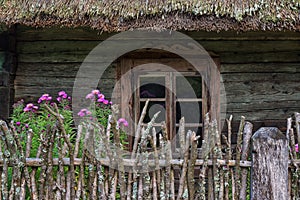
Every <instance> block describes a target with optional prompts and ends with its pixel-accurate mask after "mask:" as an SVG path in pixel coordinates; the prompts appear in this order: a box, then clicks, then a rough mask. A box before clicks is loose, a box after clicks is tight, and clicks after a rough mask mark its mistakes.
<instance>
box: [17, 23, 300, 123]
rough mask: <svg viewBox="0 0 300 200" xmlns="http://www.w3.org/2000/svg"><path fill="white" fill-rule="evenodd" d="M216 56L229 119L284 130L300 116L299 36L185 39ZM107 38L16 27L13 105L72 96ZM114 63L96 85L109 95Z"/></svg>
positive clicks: (78, 31) (205, 34)
mask: <svg viewBox="0 0 300 200" xmlns="http://www.w3.org/2000/svg"><path fill="white" fill-rule="evenodd" d="M187 34H188V35H189V36H191V37H193V38H194V39H195V40H197V41H199V43H200V44H201V45H202V46H203V47H204V48H205V49H206V50H207V51H210V52H213V53H214V54H216V55H218V56H219V59H220V62H221V74H222V78H223V82H224V85H225V90H226V95H227V113H228V114H233V115H234V119H235V121H237V120H238V119H239V117H240V116H241V115H244V116H245V117H246V119H247V120H250V121H252V122H254V123H255V126H256V127H259V126H278V127H280V128H282V127H284V125H285V119H286V118H287V117H288V116H290V115H292V114H293V112H295V111H300V35H299V33H292V32H280V33H255V32H248V33H241V34H236V33H233V32H223V33H208V32H190V33H187ZM108 36H109V34H107V33H103V34H99V33H97V31H92V30H88V29H83V28H77V29H67V28H51V29H32V28H27V27H18V28H17V31H16V38H17V45H16V46H17V72H16V77H15V82H14V88H15V100H17V99H21V98H23V99H25V100H27V101H32V100H36V99H37V98H38V97H39V96H40V95H41V94H43V93H45V92H47V93H51V94H52V95H54V94H55V93H57V92H58V91H59V90H62V89H63V90H66V91H67V92H69V93H71V92H72V86H73V82H74V78H75V76H76V72H77V70H78V68H79V67H80V65H81V62H82V61H83V60H84V58H85V56H86V55H87V54H88V53H89V52H90V50H91V49H93V48H94V47H95V46H96V45H98V44H99V43H100V42H101V41H103V40H105V39H106V38H107V37H108ZM117 64H118V61H116V62H115V63H113V64H112V66H111V67H110V68H109V69H108V70H107V71H106V72H105V75H104V76H103V77H104V78H103V79H102V80H101V81H100V83H99V88H100V89H101V90H102V92H104V93H106V94H109V93H111V91H112V89H113V87H114V84H115V81H116V76H117V73H116V66H117Z"/></svg>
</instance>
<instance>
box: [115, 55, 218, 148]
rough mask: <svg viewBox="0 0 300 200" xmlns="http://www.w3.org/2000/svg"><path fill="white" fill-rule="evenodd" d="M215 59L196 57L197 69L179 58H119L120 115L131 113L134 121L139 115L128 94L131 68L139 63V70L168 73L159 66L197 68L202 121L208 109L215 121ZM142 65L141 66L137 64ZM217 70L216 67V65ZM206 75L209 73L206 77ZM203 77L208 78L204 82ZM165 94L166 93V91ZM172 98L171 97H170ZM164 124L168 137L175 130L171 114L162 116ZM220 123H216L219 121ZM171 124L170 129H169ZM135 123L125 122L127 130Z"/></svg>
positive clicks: (187, 70) (182, 69)
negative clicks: (200, 92) (199, 78)
mask: <svg viewBox="0 0 300 200" xmlns="http://www.w3.org/2000/svg"><path fill="white" fill-rule="evenodd" d="M214 62H215V63H211V61H210V60H206V59H203V60H201V62H199V59H197V64H198V66H197V70H195V68H194V67H193V66H192V65H191V64H190V63H188V62H187V61H185V60H184V59H182V58H159V59H155V58H154V59H139V58H123V59H121V62H120V75H121V76H122V78H121V81H120V89H121V91H120V92H121V95H120V97H121V115H122V116H123V117H126V116H127V117H128V116H134V121H135V122H136V121H137V120H138V118H139V113H138V112H139V110H140V109H139V108H137V107H136V105H137V101H139V99H138V97H137V96H135V97H134V100H133V98H132V94H135V92H133V88H134V87H133V86H134V84H136V83H137V77H136V74H135V73H133V71H134V70H132V69H133V68H135V67H137V66H139V73H141V74H143V73H151V72H153V73H170V71H168V70H167V68H166V69H164V67H162V66H169V67H172V68H173V69H174V70H176V71H178V72H179V73H191V72H192V73H195V72H199V73H200V75H201V77H202V80H203V81H202V121H203V119H204V116H205V114H206V113H208V112H209V113H210V117H211V118H213V119H217V121H218V123H219V122H220V117H219V116H220V76H219V74H218V73H216V70H215V69H213V68H214V67H212V65H215V64H216V65H217V66H218V67H219V66H220V65H219V62H218V59H214ZM143 65H145V67H141V66H143ZM218 70H219V68H218ZM208 77H210V78H209V79H208ZM174 80H175V79H173V80H169V81H170V82H173V81H174ZM204 80H209V81H206V82H205V83H204ZM166 98H167V95H166ZM171 98H172V97H171ZM166 102H171V103H174V102H175V101H174V99H166ZM169 108H173V109H175V106H172V105H170V106H167V107H166V109H169ZM166 112H167V113H171V112H174V113H175V111H174V110H173V111H168V110H166ZM166 121H167V122H166V123H167V128H169V130H170V131H169V134H170V135H168V137H169V138H172V137H173V136H174V135H175V134H176V133H175V131H176V127H175V126H174V123H175V118H174V117H173V119H171V118H170V119H169V120H166ZM219 124H220V123H219ZM170 128H171V129H170ZM135 129H136V127H135V126H134V124H133V123H131V124H130V125H129V127H128V128H127V131H128V132H131V133H134V131H135ZM172 129H173V130H172ZM131 146H132V138H129V147H131Z"/></svg>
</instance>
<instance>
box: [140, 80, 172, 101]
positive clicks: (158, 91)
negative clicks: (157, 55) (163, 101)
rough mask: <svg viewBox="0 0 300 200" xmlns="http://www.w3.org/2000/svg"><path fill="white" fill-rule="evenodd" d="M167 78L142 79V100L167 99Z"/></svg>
mask: <svg viewBox="0 0 300 200" xmlns="http://www.w3.org/2000/svg"><path fill="white" fill-rule="evenodd" d="M165 96H166V89H165V77H162V76H160V77H140V97H141V98H165Z"/></svg>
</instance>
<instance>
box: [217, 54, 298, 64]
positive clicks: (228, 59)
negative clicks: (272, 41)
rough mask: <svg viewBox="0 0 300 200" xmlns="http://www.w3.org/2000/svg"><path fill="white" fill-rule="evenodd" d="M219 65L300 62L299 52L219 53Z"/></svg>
mask: <svg viewBox="0 0 300 200" xmlns="http://www.w3.org/2000/svg"><path fill="white" fill-rule="evenodd" d="M219 56H220V60H221V63H268V62H278V63H284V62H300V51H285V52H263V53H245V52H236V53H232V52H227V53H220V54H219Z"/></svg>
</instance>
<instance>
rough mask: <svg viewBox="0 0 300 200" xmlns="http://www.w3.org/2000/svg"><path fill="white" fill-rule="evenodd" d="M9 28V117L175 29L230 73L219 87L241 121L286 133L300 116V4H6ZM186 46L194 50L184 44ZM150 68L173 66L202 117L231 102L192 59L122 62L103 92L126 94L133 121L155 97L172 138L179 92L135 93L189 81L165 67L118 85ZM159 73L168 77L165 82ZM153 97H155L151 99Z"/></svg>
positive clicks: (0, 110)
mask: <svg viewBox="0 0 300 200" xmlns="http://www.w3.org/2000/svg"><path fill="white" fill-rule="evenodd" d="M0 22H1V36H0V48H1V52H0V56H1V66H0V96H1V98H0V115H1V117H2V118H7V117H8V116H9V112H10V108H11V105H12V103H13V102H14V101H16V100H19V99H24V100H25V101H27V102H29V101H36V100H37V98H38V97H39V96H41V95H42V94H43V93H50V94H51V95H55V94H56V93H57V92H58V91H60V90H65V91H66V92H68V93H69V94H71V93H72V89H73V85H74V81H75V77H76V75H77V72H78V70H79V68H80V66H81V64H82V62H83V61H84V59H85V58H86V56H87V55H88V54H89V53H90V51H91V50H92V49H93V48H94V47H96V46H97V45H99V44H100V43H101V42H103V41H105V40H107V39H108V38H110V37H111V36H114V35H116V34H117V33H122V32H124V31H128V30H129V31H132V30H153V31H158V32H161V31H164V30H169V32H170V33H169V34H170V35H172V34H173V33H172V31H174V32H175V31H179V32H180V33H183V34H185V35H187V36H188V37H191V38H192V39H193V40H195V41H197V42H198V43H199V44H200V45H202V46H203V48H204V49H205V50H206V51H207V52H208V53H209V55H210V56H211V57H212V58H213V60H214V61H215V64H216V66H217V67H218V69H219V70H220V75H221V77H222V80H221V79H220V78H219V77H217V78H216V79H214V81H213V82H214V84H215V86H216V87H218V86H219V85H221V84H222V85H224V89H225V92H226V107H227V110H226V113H228V114H232V115H233V119H234V122H237V121H238V120H239V119H240V116H242V115H243V116H245V117H246V119H247V120H249V121H251V122H252V123H254V126H255V129H257V128H259V127H261V126H277V127H279V128H281V129H284V128H283V127H285V124H286V118H287V117H289V116H291V115H292V114H293V113H294V112H296V111H299V110H300V34H299V31H300V23H299V22H300V2H299V1H298V0H284V1H271V0H251V1H250V0H249V1H245V0H240V1H238V0H235V1H233V0H225V1H212V0H203V1H194V0H177V1H173V0H172V1H171V0H170V1H165V0H164V1H162V0H155V1H154V0H144V1H142V0H141V1H137V0H133V1H118V0H110V1H106V0H104V1H97V0H83V1H66V0H58V1H50V0H36V1H32V0H22V1H19V0H18V1H16V0H3V1H1V7H0ZM170 30H171V31H170ZM133 39H134V38H133ZM180 45H181V47H180V48H189V46H188V45H187V46H185V44H184V43H181V44H180ZM148 62H149V63H158V64H159V63H161V64H164V65H168V66H169V67H171V68H173V69H176V70H177V71H178V72H180V73H183V74H186V75H185V77H186V78H187V80H188V81H189V83H191V85H192V87H193V89H194V91H195V93H196V98H194V99H193V98H190V99H189V97H188V96H185V97H183V98H186V100H185V102H186V103H187V104H188V103H196V104H197V105H200V111H199V112H198V111H197V112H198V113H201V114H200V115H202V114H204V113H205V112H209V111H211V109H212V106H211V105H210V104H211V102H215V103H217V104H218V105H220V104H221V103H220V102H219V101H220V95H222V94H220V90H218V89H217V90H216V91H214V95H209V94H208V92H206V90H207V89H208V90H210V88H209V87H210V86H206V85H205V84H203V80H202V78H203V77H201V74H199V73H197V71H195V69H193V67H191V66H190V64H188V63H187V62H186V60H184V59H183V58H182V57H180V56H178V55H175V54H174V53H171V52H168V51H161V50H157V49H151V48H145V49H139V50H136V51H132V52H128V53H126V54H124V55H122V56H120V57H118V58H117V59H115V60H114V61H113V62H112V64H111V65H110V66H109V67H108V68H107V69H106V70H105V72H104V74H103V76H102V77H101V80H100V81H99V85H98V86H99V89H100V90H101V91H102V92H103V93H104V94H105V95H106V96H108V97H110V95H111V94H112V93H113V91H117V92H115V93H116V94H117V97H118V98H117V99H116V100H115V102H117V103H119V104H120V105H121V109H122V110H123V111H122V112H123V114H126V115H128V114H130V115H131V117H132V118H137V116H138V115H139V114H140V113H139V112H140V110H141V109H140V108H141V107H142V106H143V104H144V100H145V99H147V98H152V105H156V104H159V105H162V106H163V107H164V109H165V117H166V118H164V120H166V122H167V124H168V126H169V128H170V130H175V129H176V124H178V118H179V116H180V115H181V114H180V113H179V111H178V109H177V110H176V104H177V103H178V101H179V100H178V99H176V98H174V94H172V95H173V97H172V96H171V95H170V93H169V92H167V90H165V89H164V88H163V89H162V88H161V85H160V88H159V87H155V85H154V86H153V85H152V86H151V85H150V86H149V87H150V88H148V90H146V89H145V88H144V91H142V90H143V89H142V87H141V88H140V90H137V91H139V92H136V93H135V92H134V91H132V88H136V87H138V85H139V84H142V82H143V81H144V83H145V84H146V83H147V81H148V82H149V81H150V82H151V81H154V80H155V81H157V82H159V83H161V84H162V85H164V84H166V85H170V84H172V83H176V81H180V80H179V78H178V80H177V79H176V76H174V75H173V74H172V73H171V72H167V71H164V70H160V69H159V68H160V65H158V64H157V65H156V66H155V65H151V66H150V67H149V66H148V68H147V66H146V67H145V68H144V69H143V70H144V72H145V73H146V74H148V76H141V77H139V78H138V79H136V78H134V77H133V76H132V77H130V78H129V79H128V80H129V81H128V82H125V83H124V82H123V83H122V84H121V85H120V83H118V80H120V77H122V76H123V75H124V74H125V73H126V72H127V71H128V70H130V69H133V68H134V67H135V66H137V65H141V64H145V63H148ZM206 69H209V66H206ZM158 71H163V72H161V74H163V75H161V74H160V75H157V72H158ZM149 74H150V75H149ZM151 74H152V75H151ZM143 79H144V80H143ZM87 81H88V80H87ZM117 83H118V84H117ZM146 85H147V84H146ZM178 85H179V84H178ZM125 86H126V87H125ZM174 87H175V86H174ZM205 87H208V88H205ZM124 88H125V89H124ZM126 88H127V89H126ZM128 88H131V89H130V91H131V92H132V96H131V97H130V98H128V97H127V98H125V97H123V96H122V95H124V93H126V92H128V91H127V90H128ZM153 88H154V89H153ZM149 90H150V91H151V90H153V91H152V92H153V93H154V94H151V95H152V96H151V95H148V96H147V94H145V96H143V94H144V93H143V92H149ZM184 90H185V88H184V86H182V88H177V91H178V93H180V92H183V95H184ZM223 92H224V91H223ZM175 93H176V92H175ZM176 95H178V96H180V94H175V96H176ZM178 98H180V97H178ZM183 101H184V100H183ZM199 102H200V103H199ZM198 103H199V104H198ZM154 107H155V106H154ZM215 110H216V112H218V111H219V110H220V109H219V108H215ZM188 112H192V111H188ZM175 116H176V117H175ZM125 117H126V116H125ZM216 117H218V118H219V117H220V116H219V115H216ZM175 118H176V119H175ZM202 119H203V117H202V116H200V121H197V122H198V123H191V127H194V128H196V129H197V130H198V131H199V132H201V130H200V129H201V127H202V125H201V123H202V121H201V120H202Z"/></svg>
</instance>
